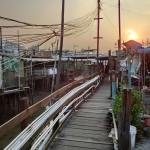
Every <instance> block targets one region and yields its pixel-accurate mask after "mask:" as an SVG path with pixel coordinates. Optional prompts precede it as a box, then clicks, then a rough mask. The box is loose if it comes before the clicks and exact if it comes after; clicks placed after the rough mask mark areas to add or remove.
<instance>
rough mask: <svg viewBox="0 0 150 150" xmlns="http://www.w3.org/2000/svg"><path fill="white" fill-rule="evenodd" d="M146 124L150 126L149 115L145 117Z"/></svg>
mask: <svg viewBox="0 0 150 150" xmlns="http://www.w3.org/2000/svg"><path fill="white" fill-rule="evenodd" d="M145 125H146V126H150V118H149V117H147V118H145Z"/></svg>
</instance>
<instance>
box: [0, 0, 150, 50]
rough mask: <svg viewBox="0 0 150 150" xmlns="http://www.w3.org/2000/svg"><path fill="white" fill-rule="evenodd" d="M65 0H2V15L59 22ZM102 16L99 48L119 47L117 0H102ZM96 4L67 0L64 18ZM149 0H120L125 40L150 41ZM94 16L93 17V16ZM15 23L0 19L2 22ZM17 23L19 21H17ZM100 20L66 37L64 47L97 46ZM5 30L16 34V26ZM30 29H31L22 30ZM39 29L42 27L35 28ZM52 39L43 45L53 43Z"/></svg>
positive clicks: (77, 15)
mask: <svg viewBox="0 0 150 150" xmlns="http://www.w3.org/2000/svg"><path fill="white" fill-rule="evenodd" d="M61 3H62V0H0V16H3V17H7V18H12V19H16V20H20V21H24V22H29V23H33V24H57V23H58V24H59V23H60V22H61ZM101 3H102V10H101V12H100V14H101V15H100V16H101V17H103V19H102V20H101V23H100V36H101V37H103V39H101V40H100V52H108V50H109V49H111V50H112V51H113V50H116V49H117V48H115V43H117V40H118V6H117V3H118V0H101ZM96 7H97V0H65V22H68V21H71V20H74V19H76V18H79V17H81V16H83V15H86V14H87V13H89V12H91V11H93V10H94V9H95V8H96ZM149 7H150V1H149V0H144V1H143V0H121V37H122V41H123V40H124V42H125V41H128V40H129V39H134V40H136V41H138V42H142V40H143V41H144V42H146V41H147V38H149V41H150V28H149V27H150V9H149ZM93 20H94V18H93ZM11 24H14V23H11V22H8V21H3V20H0V25H11ZM15 24H16V23H15ZM96 31H97V22H96V21H94V23H93V25H92V26H91V28H90V29H89V30H88V32H86V33H84V34H82V35H81V36H79V37H76V38H72V37H67V38H66V37H65V39H64V49H70V50H72V49H73V46H74V45H76V46H77V47H76V49H77V50H80V49H82V48H84V49H87V48H88V47H90V48H91V49H96V40H95V39H93V37H95V36H96ZM2 32H3V34H15V33H17V29H13V30H10V29H9V30H8V29H7V30H6V29H5V30H4V31H2ZM20 32H21V33H28V31H20ZM34 32H36V33H38V32H39V30H36V31H34ZM54 41H55V38H54V39H51V40H50V41H49V42H47V43H46V44H44V45H43V46H42V48H44V47H51V43H52V42H54Z"/></svg>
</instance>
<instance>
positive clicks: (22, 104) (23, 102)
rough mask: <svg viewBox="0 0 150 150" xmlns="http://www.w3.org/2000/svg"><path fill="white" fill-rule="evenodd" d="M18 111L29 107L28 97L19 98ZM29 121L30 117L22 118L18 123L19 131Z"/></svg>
mask: <svg viewBox="0 0 150 150" xmlns="http://www.w3.org/2000/svg"><path fill="white" fill-rule="evenodd" d="M19 104H20V112H22V111H24V110H26V109H27V108H28V107H29V99H28V97H23V98H21V99H20V103H19ZM29 123H30V117H27V118H26V119H25V120H23V121H22V122H21V123H20V125H21V131H23V130H24V129H25V128H26V127H27V126H28V124H29Z"/></svg>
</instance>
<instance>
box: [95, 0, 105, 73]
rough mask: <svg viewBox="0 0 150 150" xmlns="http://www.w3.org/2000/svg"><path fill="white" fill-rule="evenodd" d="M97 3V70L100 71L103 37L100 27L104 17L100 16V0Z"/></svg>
mask: <svg viewBox="0 0 150 150" xmlns="http://www.w3.org/2000/svg"><path fill="white" fill-rule="evenodd" d="M97 4H98V8H97V18H94V20H97V37H94V39H97V72H98V71H99V39H100V38H103V37H100V36H99V35H100V33H99V32H100V30H99V27H100V19H103V18H100V0H97Z"/></svg>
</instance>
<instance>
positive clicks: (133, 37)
mask: <svg viewBox="0 0 150 150" xmlns="http://www.w3.org/2000/svg"><path fill="white" fill-rule="evenodd" d="M126 33H128V34H129V39H130V40H135V39H137V35H136V33H135V32H134V31H133V30H131V29H129V30H127V31H126Z"/></svg>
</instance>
